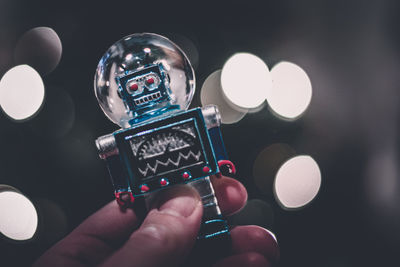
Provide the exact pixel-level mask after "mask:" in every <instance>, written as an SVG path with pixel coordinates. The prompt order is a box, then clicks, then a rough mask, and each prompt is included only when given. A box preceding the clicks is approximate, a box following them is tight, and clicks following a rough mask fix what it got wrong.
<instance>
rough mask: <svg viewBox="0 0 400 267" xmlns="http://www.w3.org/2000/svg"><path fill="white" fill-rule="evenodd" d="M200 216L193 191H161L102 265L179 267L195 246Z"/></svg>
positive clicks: (186, 188)
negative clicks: (142, 218) (133, 229)
mask: <svg viewBox="0 0 400 267" xmlns="http://www.w3.org/2000/svg"><path fill="white" fill-rule="evenodd" d="M202 213H203V206H202V203H201V200H200V197H199V195H198V193H197V192H196V190H195V189H193V188H191V187H189V186H186V185H178V186H174V187H172V188H170V189H168V190H165V191H161V192H160V193H159V195H158V196H157V198H156V200H155V204H154V207H153V208H152V209H151V210H150V212H149V213H148V215H147V217H146V218H145V220H144V221H143V224H142V225H141V226H140V228H139V229H138V230H137V231H135V232H134V233H133V234H132V235H131V237H130V238H129V240H128V241H127V242H126V243H125V244H124V245H123V246H122V248H120V249H119V250H118V251H117V252H116V253H114V254H113V255H112V256H111V257H110V258H109V259H108V260H107V261H106V262H104V265H105V266H114V267H115V266H171V265H178V264H179V263H180V262H182V261H184V259H185V257H186V256H187V255H188V254H189V252H190V250H191V249H192V247H193V245H194V242H195V240H196V236H197V233H198V231H199V228H200V223H201V217H202Z"/></svg>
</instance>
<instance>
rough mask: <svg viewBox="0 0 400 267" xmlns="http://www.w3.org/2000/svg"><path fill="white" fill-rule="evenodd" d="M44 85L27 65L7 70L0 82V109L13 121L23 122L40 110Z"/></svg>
mask: <svg viewBox="0 0 400 267" xmlns="http://www.w3.org/2000/svg"><path fill="white" fill-rule="evenodd" d="M44 94H45V89H44V84H43V81H42V78H41V77H40V75H39V73H38V72H37V71H36V70H34V69H33V68H32V67H30V66H28V65H19V66H16V67H14V68H12V69H10V70H8V71H7V72H6V73H5V74H4V76H3V77H2V78H1V80H0V107H1V108H2V109H3V111H4V112H5V113H6V114H7V115H8V116H9V117H10V118H12V119H14V120H25V119H28V118H30V117H32V116H33V115H35V113H36V112H37V111H38V110H39V109H40V107H41V106H42V104H43V100H44Z"/></svg>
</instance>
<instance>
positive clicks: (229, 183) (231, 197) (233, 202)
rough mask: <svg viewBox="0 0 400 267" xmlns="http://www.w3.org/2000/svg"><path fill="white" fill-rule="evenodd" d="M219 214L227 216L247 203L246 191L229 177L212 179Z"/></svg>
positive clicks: (240, 184)
mask: <svg viewBox="0 0 400 267" xmlns="http://www.w3.org/2000/svg"><path fill="white" fill-rule="evenodd" d="M212 183H213V187H214V189H215V195H216V197H217V199H218V204H219V207H220V209H221V212H222V213H223V214H224V215H226V216H228V215H231V214H233V213H236V212H238V211H239V210H240V209H242V208H243V207H244V206H245V204H246V201H247V190H246V188H245V187H244V186H243V184H242V183H240V182H239V181H237V180H235V179H233V178H230V177H225V176H223V177H221V178H216V177H214V178H213V179H212Z"/></svg>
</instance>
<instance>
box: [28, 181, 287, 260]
mask: <svg viewBox="0 0 400 267" xmlns="http://www.w3.org/2000/svg"><path fill="white" fill-rule="evenodd" d="M212 182H213V186H214V190H215V193H216V196H217V199H218V202H219V206H220V209H221V212H222V213H223V214H224V215H230V214H233V213H235V212H237V211H238V210H239V209H241V208H242V207H243V206H244V204H245V203H246V200H247V192H246V189H245V188H244V187H243V185H242V184H241V183H239V182H238V181H237V180H234V179H232V178H228V177H222V178H212ZM202 212H203V207H202V204H201V201H200V198H199V195H198V194H197V192H196V191H195V190H194V189H192V188H190V187H188V186H184V185H182V186H175V187H171V188H170V189H168V190H164V191H161V192H160V194H159V195H158V196H157V199H156V200H155V201H154V205H153V207H152V209H151V210H150V211H149V213H148V214H147V216H146V218H145V219H144V221H143V222H141V221H140V219H139V218H138V216H137V215H136V214H135V212H134V211H133V210H132V209H127V210H121V209H120V208H119V206H118V204H117V203H116V201H113V202H111V203H109V204H108V205H106V206H105V207H103V208H102V209H100V210H99V211H98V212H96V213H95V214H93V215H92V216H90V217H89V218H88V219H86V220H85V221H84V222H83V223H82V224H81V225H79V226H78V227H77V228H76V229H75V230H73V231H72V233H70V234H69V235H68V236H67V237H65V238H64V239H62V240H61V241H59V242H58V243H57V244H56V245H54V246H53V247H52V248H50V249H49V250H48V251H47V252H45V253H44V254H43V255H42V256H41V257H40V258H39V259H38V261H37V262H36V263H35V265H34V266H36V267H40V266H71V267H73V266H92V265H100V266H118V267H121V266H178V265H180V264H182V263H183V262H184V261H185V260H186V258H187V257H188V255H189V253H190V251H191V249H192V248H193V245H194V243H195V241H196V236H197V233H198V230H199V227H200V223H201V217H202ZM231 236H232V255H230V256H228V257H226V258H223V259H221V260H219V261H218V262H216V263H215V266H272V264H273V263H275V262H276V261H277V260H278V258H279V249H278V245H277V243H276V241H275V239H274V237H273V236H272V235H271V234H270V233H269V232H268V231H267V230H265V229H264V228H261V227H258V226H237V227H235V228H233V229H232V230H231Z"/></svg>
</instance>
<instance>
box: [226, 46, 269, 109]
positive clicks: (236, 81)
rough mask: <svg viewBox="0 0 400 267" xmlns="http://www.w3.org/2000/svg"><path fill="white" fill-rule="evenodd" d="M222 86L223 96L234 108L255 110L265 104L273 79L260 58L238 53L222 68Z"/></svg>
mask: <svg viewBox="0 0 400 267" xmlns="http://www.w3.org/2000/svg"><path fill="white" fill-rule="evenodd" d="M221 86H222V92H223V95H224V96H225V97H226V98H227V100H228V101H230V102H231V103H232V104H233V105H234V106H237V107H239V108H245V109H254V108H257V107H259V106H260V105H262V104H263V103H264V101H265V99H266V97H267V92H268V91H269V90H270V88H271V86H272V79H271V74H270V72H269V69H268V66H267V65H266V64H265V62H264V61H263V60H261V59H260V58H259V57H257V56H255V55H252V54H249V53H237V54H235V55H233V56H232V57H231V58H229V59H228V60H227V61H226V63H225V65H224V66H223V68H222V73H221ZM228 103H229V102H228ZM249 111H250V112H251V110H249Z"/></svg>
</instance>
